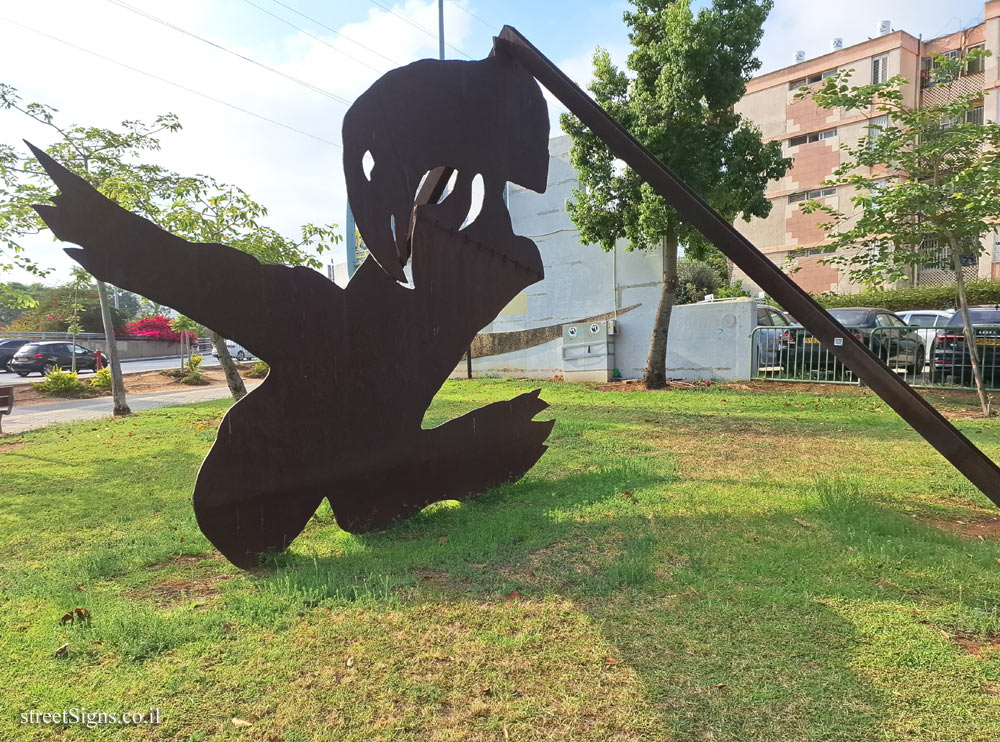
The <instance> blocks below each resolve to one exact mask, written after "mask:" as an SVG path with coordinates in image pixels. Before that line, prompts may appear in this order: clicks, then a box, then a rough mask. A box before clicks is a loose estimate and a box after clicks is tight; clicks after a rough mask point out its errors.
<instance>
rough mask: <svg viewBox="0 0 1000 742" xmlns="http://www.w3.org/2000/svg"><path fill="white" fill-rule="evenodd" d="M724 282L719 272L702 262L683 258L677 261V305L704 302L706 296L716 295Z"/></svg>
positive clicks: (675, 299)
mask: <svg viewBox="0 0 1000 742" xmlns="http://www.w3.org/2000/svg"><path fill="white" fill-rule="evenodd" d="M721 285H722V280H721V278H720V277H719V273H718V271H717V270H716V269H715V267H713V266H712V265H710V264H709V263H706V262H705V261H702V260H693V259H691V258H681V259H679V260H678V261H677V294H676V296H675V297H674V301H675V302H676V303H677V304H692V303H694V302H699V301H702V300H703V299H704V298H705V295H706V294H714V293H715V292H716V291H717V290H718V288H719V286H721Z"/></svg>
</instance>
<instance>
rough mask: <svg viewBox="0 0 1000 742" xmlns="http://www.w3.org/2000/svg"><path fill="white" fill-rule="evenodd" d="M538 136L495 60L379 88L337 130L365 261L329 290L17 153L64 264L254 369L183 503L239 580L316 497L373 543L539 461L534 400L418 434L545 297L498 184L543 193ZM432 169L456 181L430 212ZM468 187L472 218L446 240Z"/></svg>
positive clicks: (506, 66) (283, 539) (308, 511)
mask: <svg viewBox="0 0 1000 742" xmlns="http://www.w3.org/2000/svg"><path fill="white" fill-rule="evenodd" d="M548 133H549V126H548V114H547V112H546V106H545V101H544V99H543V97H542V93H541V90H540V89H539V87H538V84H537V83H536V82H535V81H534V80H533V79H532V78H531V76H530V75H528V74H527V73H526V72H525V71H524V70H521V69H518V68H517V67H516V66H515V65H512V64H510V63H509V62H508V61H507V60H503V59H500V58H497V57H490V58H487V59H485V60H482V61H474V62H461V61H435V60H425V61H420V62H416V63H414V64H411V65H409V66H407V67H403V68H400V69H397V70H393V71H391V72H389V73H388V74H386V75H385V76H384V77H382V78H381V79H380V80H379V81H378V82H376V83H375V84H374V85H373V86H372V87H371V88H370V89H369V90H368V91H367V92H365V93H364V94H363V95H362V96H361V97H360V98H358V100H357V101H356V102H355V103H354V105H353V106H352V107H351V109H350V110H349V111H348V113H347V115H346V117H345V119H344V173H345V176H346V178H347V188H348V195H349V198H350V200H351V204H352V206H353V207H354V209H355V214H356V218H357V224H358V228H359V229H360V231H361V234H362V236H363V237H364V240H365V244H366V245H367V246H368V247H369V249H370V250H371V255H372V257H370V258H368V259H367V260H365V262H364V263H363V264H362V265H361V267H360V268H359V269H358V271H357V273H356V274H355V275H354V277H353V278H352V280H351V281H350V283H349V284H348V286H347V288H346V289H341V288H339V287H338V286H337V285H336V284H334V283H333V282H332V281H329V280H327V279H326V278H324V277H323V276H321V275H320V274H319V273H317V272H316V271H313V270H310V269H308V268H288V267H285V266H278V265H262V264H261V263H259V262H258V261H256V260H255V259H254V258H252V257H250V256H249V255H246V254H244V253H241V252H238V251H237V250H234V249H232V248H229V247H226V246H224V245H218V244H198V245H195V244H191V243H188V242H186V241H185V240H183V239H181V238H179V237H176V236H174V235H172V234H170V233H168V232H165V231H163V230H161V229H159V228H158V227H156V226H155V225H154V224H152V223H151V222H149V221H147V220H145V219H142V218H141V217H138V216H136V215H134V214H131V213H129V212H128V211H126V210H124V209H122V208H121V207H119V206H118V205H117V204H115V203H114V202H112V201H109V200H108V199H106V198H104V196H102V195H101V194H99V193H98V192H97V191H95V190H94V189H93V188H91V186H90V185H88V184H87V183H86V182H85V181H84V180H82V179H81V178H79V177H77V176H76V175H74V174H72V173H70V172H69V171H67V170H65V169H64V168H63V167H61V166H60V165H58V164H57V163H55V162H54V161H53V160H52V159H51V158H49V157H47V156H46V155H45V154H44V153H43V152H40V151H39V150H37V149H34V148H33V151H34V152H35V155H36V156H37V157H38V158H39V160H41V162H42V164H43V165H44V167H45V169H46V170H47V171H48V173H49V175H50V176H51V177H52V179H53V180H54V181H55V182H56V184H57V185H58V186H59V189H60V195H59V196H57V197H56V198H55V204H56V205H55V206H38V207H36V208H37V210H38V213H39V214H40V216H41V217H42V219H44V220H45V222H46V224H48V225H49V227H50V228H51V229H52V231H53V233H55V235H56V236H57V237H58V238H59V239H62V240H65V241H68V242H73V243H75V244H77V245H80V246H81V248H70V249H67V250H66V252H67V253H68V254H69V255H70V257H72V258H73V259H74V260H76V261H77V262H79V263H80V264H81V265H83V266H84V267H85V268H86V269H87V270H88V271H90V272H91V273H92V274H93V275H95V276H96V277H98V278H100V279H102V280H105V281H108V282H110V283H113V284H114V285H116V286H121V287H123V288H126V289H129V290H130V291H135V292H136V293H139V294H141V295H143V296H147V297H149V298H151V299H153V300H155V301H157V302H159V303H161V304H166V305H167V306H171V307H174V308H175V309H177V310H178V311H180V312H182V313H184V314H186V315H188V316H189V317H192V318H193V319H195V320H197V321H198V322H201V323H202V324H205V325H206V326H208V327H211V328H212V329H213V330H216V331H217V332H219V333H220V334H221V335H223V336H224V337H227V338H232V339H233V340H235V341H236V342H238V343H240V344H241V345H243V346H244V347H246V348H248V349H250V350H251V351H252V352H253V353H255V354H256V355H258V356H259V357H260V358H263V359H264V360H265V361H267V362H268V364H270V366H271V372H270V374H269V375H268V377H267V378H266V379H265V381H264V382H263V383H262V384H261V385H260V386H259V387H258V388H257V389H255V390H254V391H252V392H251V393H250V394H249V395H247V396H246V397H245V398H244V399H243V400H241V401H240V402H238V403H237V404H236V405H234V406H233V407H232V408H231V409H230V410H229V412H228V413H227V414H226V416H225V418H224V419H223V421H222V424H221V426H220V429H219V433H218V438H217V440H216V442H215V445H214V446H213V447H212V450H211V451H210V452H209V454H208V457H207V458H206V459H205V462H204V464H203V465H202V467H201V471H200V472H199V474H198V481H197V484H196V486H195V492H194V508H195V512H196V514H197V518H198V525H199V526H200V527H201V529H202V531H203V532H204V533H205V535H206V536H207V537H208V538H209V540H210V541H211V542H212V543H213V544H214V545H215V546H216V547H217V548H218V549H219V551H221V552H222V553H223V554H224V555H225V556H226V558H228V559H229V560H230V561H231V562H233V563H234V564H236V565H238V566H241V567H252V566H253V565H255V564H256V563H257V562H258V559H259V556H260V554H261V553H263V552H265V551H270V550H280V549H283V548H285V547H286V546H287V545H288V543H289V542H291V540H292V539H294V538H295V537H296V536H297V535H298V534H299V533H300V532H301V530H302V528H303V527H304V526H305V524H306V522H307V521H308V519H309V518H310V516H311V515H312V514H313V513H314V512H315V511H316V508H317V507H318V506H319V504H320V503H321V502H322V500H323V498H328V499H329V500H330V504H331V505H332V507H333V512H334V514H335V516H336V518H337V522H338V524H339V525H340V526H341V527H342V528H344V529H346V530H348V531H352V532H355V533H358V532H365V531H371V530H377V529H381V528H384V527H386V526H387V525H388V524H389V523H391V522H392V521H393V520H396V519H398V518H401V517H405V516H407V515H410V514H412V513H414V512H416V511H417V510H419V509H420V508H423V507H425V506H426V505H429V504H430V503H433V502H437V501H439V500H444V499H463V498H466V497H469V496H472V495H475V494H477V493H480V492H483V491H485V490H488V489H491V488H493V487H496V486H497V485H499V484H501V483H503V482H507V481H511V480H514V479H517V478H519V477H521V476H522V475H523V474H524V473H525V472H526V471H527V470H528V469H530V468H531V467H532V466H533V465H534V464H535V462H536V461H537V460H538V458H539V457H540V456H541V455H542V453H543V452H544V451H545V446H544V445H543V442H544V440H545V439H546V438H547V437H548V434H549V431H550V430H551V429H552V425H553V421H546V422H535V421H532V418H533V417H534V416H535V415H536V414H537V413H538V412H540V411H541V410H542V409H544V408H545V407H546V406H547V405H546V404H545V403H544V402H543V401H542V400H541V399H539V396H538V391H534V392H530V393H527V394H522V395H520V396H518V397H516V398H514V399H512V400H509V401H506V402H497V403H494V404H490V405H487V406H485V407H482V408H480V409H478V410H475V411H473V412H470V413H468V414H467V415H463V416H462V417H459V418H457V419H455V420H451V421H450V422H447V423H445V424H443V425H440V426H438V427H436V428H432V429H423V428H422V427H421V421H422V419H423V416H424V412H425V411H426V410H427V407H428V406H429V404H430V402H431V400H432V398H433V397H434V394H435V393H436V392H437V390H438V389H439V388H440V387H441V384H442V383H444V380H445V379H446V378H447V377H448V375H449V373H450V372H451V371H452V370H453V369H454V368H455V367H456V365H457V364H458V362H459V361H460V360H461V358H462V355H463V354H464V352H465V351H466V349H467V348H468V347H469V344H470V342H471V341H472V339H473V337H475V334H476V332H477V331H478V330H480V329H481V328H483V327H484V326H486V325H487V324H489V323H490V322H491V321H492V320H493V319H494V318H495V317H496V315H497V314H498V313H499V312H500V310H501V309H502V308H503V307H504V305H505V304H507V302H509V301H510V300H511V299H512V298H513V297H514V296H516V295H517V294H518V293H519V292H520V291H522V290H523V289H524V288H525V287H527V286H530V285H531V284H533V283H536V282H537V281H540V280H541V279H542V276H543V271H542V261H541V257H540V255H539V253H538V249H537V248H536V247H535V245H534V243H533V242H531V240H528V239H526V238H523V237H517V236H515V235H514V233H513V231H512V229H511V223H510V216H509V214H508V212H507V207H506V204H505V203H504V200H503V191H504V186H505V184H506V182H507V181H513V182H515V183H518V184H520V185H522V186H524V187H527V188H532V189H535V190H538V191H542V190H544V189H545V183H546V177H547V174H548ZM366 153H368V154H369V155H370V156H373V157H374V167H373V168H372V169H371V170H370V172H369V173H368V174H367V175H366V174H365V168H364V167H363V160H364V159H365V157H366ZM443 166H448V167H449V168H451V169H457V171H458V175H457V178H456V183H455V186H454V188H453V189H452V190H451V191H450V193H449V194H448V196H447V197H446V198H445V199H444V200H443V201H442V202H441V203H433V202H434V201H436V200H437V199H438V198H439V197H440V196H441V194H442V192H443V186H444V183H443V182H440V179H439V178H437V177H434V176H436V175H440V173H441V172H442V171H441V170H436V169H438V168H441V167H443ZM432 170H436V173H431V174H430V175H428V177H427V178H423V176H424V175H425V174H427V173H428V171H432ZM477 174H479V175H481V176H482V179H483V184H484V195H483V202H482V208H481V210H480V212H479V214H478V216H477V217H476V218H475V220H474V221H473V222H472V223H470V224H467V225H464V226H463V222H464V221H465V219H466V216H467V214H468V213H469V211H470V206H471V203H472V181H473V179H474V177H475V176H476V175H477ZM422 178H423V179H424V180H425V181H427V182H425V184H424V185H425V188H424V189H423V190H418V189H419V186H420V185H421V179H422ZM373 258H374V259H373ZM376 261H377V262H376ZM408 262H410V263H411V265H412V285H404V282H407V277H406V275H405V273H404V272H403V267H404V266H405V265H406V264H407V263H408ZM407 283H408V282H407Z"/></svg>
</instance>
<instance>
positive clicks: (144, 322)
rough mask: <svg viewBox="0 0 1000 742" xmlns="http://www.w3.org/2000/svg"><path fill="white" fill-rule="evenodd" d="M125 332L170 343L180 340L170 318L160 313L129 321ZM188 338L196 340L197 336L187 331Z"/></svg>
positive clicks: (179, 334)
mask: <svg viewBox="0 0 1000 742" xmlns="http://www.w3.org/2000/svg"><path fill="white" fill-rule="evenodd" d="M125 332H126V333H127V334H129V335H132V336H134V337H144V338H149V339H150V340H166V341H168V342H172V343H179V342H180V340H181V333H179V332H177V331H176V330H174V329H172V328H171V327H170V318H169V317H164V316H163V315H162V314H160V315H157V316H156V317H143V318H142V319H137V320H136V321H135V322H129V323H128V324H126V325H125ZM188 338H189V339H191V340H192V341H193V340H197V336H196V335H195V334H194V333H193V332H189V333H188Z"/></svg>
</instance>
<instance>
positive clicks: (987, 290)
mask: <svg viewBox="0 0 1000 742" xmlns="http://www.w3.org/2000/svg"><path fill="white" fill-rule="evenodd" d="M965 292H966V296H967V297H968V299H969V306H975V305H977V304H1000V281H970V282H968V283H967V284H965ZM813 298H814V299H815V300H816V301H817V302H819V304H820V306H822V307H825V308H827V309H833V308H834V307H879V308H881V309H888V310H889V311H890V312H905V311H906V310H908V309H954V308H955V307H957V306H958V296H957V295H956V293H955V287H954V285H952V286H917V287H915V288H908V289H891V290H886V291H877V290H876V291H862V292H861V293H860V294H819V295H815V296H813Z"/></svg>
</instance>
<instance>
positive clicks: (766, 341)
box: [750, 326, 1000, 390]
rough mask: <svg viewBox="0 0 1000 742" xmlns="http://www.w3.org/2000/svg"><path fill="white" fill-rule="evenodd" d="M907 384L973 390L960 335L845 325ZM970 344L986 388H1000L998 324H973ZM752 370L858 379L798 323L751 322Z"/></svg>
mask: <svg viewBox="0 0 1000 742" xmlns="http://www.w3.org/2000/svg"><path fill="white" fill-rule="evenodd" d="M845 329H846V330H847V331H848V332H850V333H852V334H853V335H854V337H855V338H857V339H858V340H860V341H861V342H862V343H864V344H865V345H866V346H867V347H868V349H869V350H871V351H872V353H874V354H875V355H876V356H877V357H878V358H879V359H881V360H882V362H883V363H885V364H886V365H887V366H888V367H889V368H890V369H892V370H893V371H894V372H895V373H897V374H900V375H901V376H903V377H904V378H905V379H906V381H907V382H908V383H909V384H911V385H912V386H922V387H947V388H955V389H974V388H975V381H974V378H973V374H972V360H971V358H970V355H969V347H968V344H967V343H966V338H965V334H964V333H963V332H962V330H961V329H956V328H943V327H939V328H926V327H876V328H860V327H857V328H855V327H847V328H845ZM973 330H974V332H975V344H976V349H977V352H978V355H979V361H980V368H981V369H982V371H983V384H984V386H985V387H986V388H987V389H992V390H1000V326H992V327H975V328H973ZM750 348H751V353H752V357H751V368H752V369H753V371H752V373H753V374H754V375H755V376H756V377H757V378H760V379H771V380H776V381H817V382H823V383H827V384H858V383H859V379H858V377H857V376H855V375H854V373H853V372H852V371H851V370H850V369H849V368H847V367H846V366H845V365H844V364H843V363H841V362H840V361H839V360H837V358H836V357H835V356H834V355H833V353H832V352H831V349H830V348H829V347H827V346H826V345H824V344H823V343H821V342H820V341H819V340H818V339H817V338H815V337H813V335H812V334H811V333H810V332H809V331H808V330H806V329H805V328H804V327H757V328H755V329H754V331H753V332H752V333H751V335H750Z"/></svg>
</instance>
